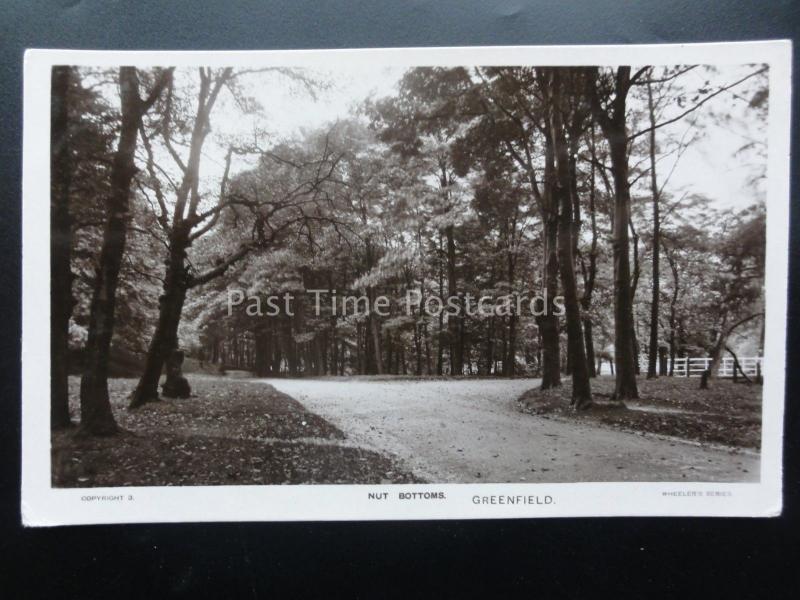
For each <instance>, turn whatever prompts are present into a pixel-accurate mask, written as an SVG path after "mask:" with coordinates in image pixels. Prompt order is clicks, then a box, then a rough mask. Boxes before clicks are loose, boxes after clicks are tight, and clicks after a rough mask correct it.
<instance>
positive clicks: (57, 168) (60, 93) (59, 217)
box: [50, 67, 75, 429]
mask: <svg viewBox="0 0 800 600" xmlns="http://www.w3.org/2000/svg"><path fill="white" fill-rule="evenodd" d="M72 77H73V71H72V69H71V68H70V67H53V73H52V81H51V86H52V93H51V96H50V98H51V99H50V102H51V106H50V427H51V428H52V429H63V428H66V427H69V426H70V425H72V421H71V420H70V416H69V319H70V316H71V315H72V309H73V307H74V304H75V300H74V298H73V297H72V271H71V270H70V260H71V255H72V217H71V215H70V206H69V194H70V187H71V184H72V168H73V161H72V158H71V156H70V144H69V138H70V115H69V90H70V86H71V80H72Z"/></svg>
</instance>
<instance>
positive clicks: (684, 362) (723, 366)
mask: <svg viewBox="0 0 800 600" xmlns="http://www.w3.org/2000/svg"><path fill="white" fill-rule="evenodd" d="M670 362H671V361H670V360H669V359H667V373H669V372H670V366H671V365H670ZM710 365H711V359H710V358H699V357H698V358H676V359H675V368H674V371H673V375H674V376H675V377H700V376H701V375H702V374H703V371H705V370H706V369H708V367H709V366H710ZM639 366H640V368H641V370H642V371H643V372H644V371H647V356H646V355H642V356H640V357H639ZM739 366H740V367H741V369H742V371H743V372H744V374H745V375H747V376H748V377H750V378H751V379H752V378H754V377H758V376H759V375H760V374H762V373H763V372H764V358H763V357H762V356H743V357H741V358H739ZM733 370H734V362H733V358H731V357H730V356H726V357H725V358H723V359H721V360H720V363H719V373H718V375H719V377H733ZM600 374H601V375H609V374H611V369H610V367H609V365H608V363H607V362H603V364H602V365H601V368H600ZM737 374H738V375H741V373H737Z"/></svg>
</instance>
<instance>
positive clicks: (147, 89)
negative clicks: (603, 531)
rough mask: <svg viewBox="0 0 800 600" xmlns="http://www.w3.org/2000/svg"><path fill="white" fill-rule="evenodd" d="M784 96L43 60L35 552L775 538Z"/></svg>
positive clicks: (719, 46) (457, 73)
mask: <svg viewBox="0 0 800 600" xmlns="http://www.w3.org/2000/svg"><path fill="white" fill-rule="evenodd" d="M790 66H791V44H790V42H788V41H765V42H746V43H741V42H736V43H714V44H682V45H653V46H630V45H616V46H563V47H558V46H550V47H546V46H541V47H535V46H531V47H464V48H402V49H361V50H308V51H247V52H228V51H219V52H210V51H203V52H173V51H159V52H153V51H142V52H128V51H126V52H123V51H83V50H81V51H77V50H29V51H28V52H27V53H26V55H25V73H24V74H25V80H24V176H23V298H22V308H23V340H22V349H23V351H22V398H21V402H22V412H23V423H22V433H23V440H22V441H23V448H22V490H21V493H22V498H21V509H22V520H23V523H24V524H26V525H29V526H55V525H70V524H93V523H137V522H201V521H285V520H301V521H302V520H308V521H319V520H378V519H393V520H397V519H401V520H402V519H472V518H478V519H485V518H531V517H567V516H571V517H575V516H753V517H758V516H761V517H765V516H775V515H778V514H780V511H781V506H782V501H781V493H782V446H783V410H784V369H785V367H786V365H785V358H784V345H785V339H786V332H785V330H786V311H787V300H786V295H787V269H788V240H789V202H790V196H789V135H790V130H791V123H790V114H789V112H790V110H789V109H790V91H791V73H790Z"/></svg>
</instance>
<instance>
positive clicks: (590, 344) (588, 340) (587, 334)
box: [581, 120, 599, 377]
mask: <svg viewBox="0 0 800 600" xmlns="http://www.w3.org/2000/svg"><path fill="white" fill-rule="evenodd" d="M589 132H590V133H589V135H590V139H589V147H590V150H591V159H592V160H591V165H590V171H589V218H590V223H591V231H592V242H591V247H590V249H589V265H588V267H586V266H585V265H584V262H583V260H582V259H581V268H582V270H583V296H582V297H581V314H582V316H583V337H584V340H585V345H586V366H587V367H588V369H589V377H596V376H597V374H598V373H597V368H596V365H595V362H596V361H595V352H594V336H593V331H592V317H591V315H590V313H589V311H590V310H591V308H592V294H593V293H594V284H595V280H596V277H597V240H598V237H599V236H598V232H597V205H596V196H597V188H596V184H595V182H596V178H595V168H596V167H595V162H596V161H597V157H596V153H595V133H594V120H592V122H591V126H590V129H589Z"/></svg>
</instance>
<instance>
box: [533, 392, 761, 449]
mask: <svg viewBox="0 0 800 600" xmlns="http://www.w3.org/2000/svg"><path fill="white" fill-rule="evenodd" d="M638 385H639V396H640V399H639V400H637V401H628V402H626V403H625V404H626V406H625V407H620V406H614V405H612V404H610V403H609V401H610V399H611V395H612V393H613V391H614V378H613V377H598V378H596V379H592V392H593V394H594V397H595V399H596V401H597V402H596V405H595V406H593V407H592V408H590V409H589V410H586V411H581V412H575V411H573V410H571V409H570V407H569V403H570V394H571V383H570V381H569V379H568V378H565V380H564V384H563V386H562V387H561V388H558V389H551V390H547V391H541V390H538V389H533V390H530V391H528V392H526V393H525V394H524V395H523V396H522V397H521V398H520V399H519V401H518V405H519V408H520V410H522V411H523V412H526V413H529V414H535V415H539V416H544V417H549V418H558V419H570V420H578V421H584V422H590V423H592V422H593V423H597V424H598V425H601V426H607V427H613V428H618V429H624V430H628V431H633V432H637V433H655V434H660V435H668V436H674V437H678V438H683V439H687V440H692V441H696V442H701V443H712V444H722V445H725V446H731V447H734V448H750V449H759V448H760V447H761V391H762V388H761V386H760V385H747V384H741V383H733V382H732V381H730V380H716V381H713V382H712V384H711V388H710V389H708V390H700V389H698V386H699V380H698V379H695V378H688V379H687V378H685V377H659V378H658V379H650V380H648V379H644V378H641V379H639V381H638Z"/></svg>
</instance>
